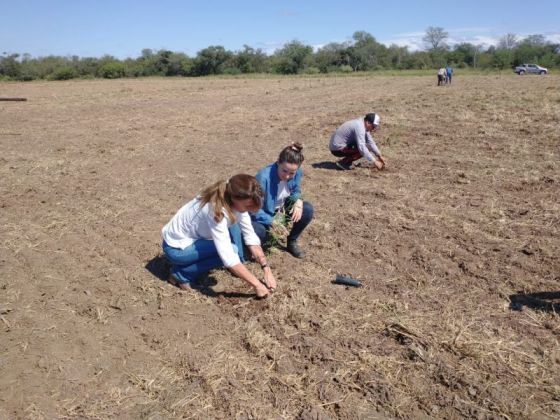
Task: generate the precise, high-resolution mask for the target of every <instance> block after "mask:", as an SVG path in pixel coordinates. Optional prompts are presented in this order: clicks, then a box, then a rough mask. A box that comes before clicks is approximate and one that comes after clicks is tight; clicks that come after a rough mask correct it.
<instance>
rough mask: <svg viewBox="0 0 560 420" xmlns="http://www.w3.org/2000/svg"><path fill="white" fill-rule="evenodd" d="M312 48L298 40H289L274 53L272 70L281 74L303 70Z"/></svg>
mask: <svg viewBox="0 0 560 420" xmlns="http://www.w3.org/2000/svg"><path fill="white" fill-rule="evenodd" d="M312 53H313V48H312V47H311V46H309V45H304V44H302V43H301V42H299V41H295V40H294V41H291V42H289V43H287V44H286V45H284V47H283V48H281V49H279V50H276V52H275V53H274V70H275V71H276V73H281V74H297V73H300V72H302V71H303V70H304V68H305V65H306V60H307V59H308V58H309V57H310V56H311V55H312Z"/></svg>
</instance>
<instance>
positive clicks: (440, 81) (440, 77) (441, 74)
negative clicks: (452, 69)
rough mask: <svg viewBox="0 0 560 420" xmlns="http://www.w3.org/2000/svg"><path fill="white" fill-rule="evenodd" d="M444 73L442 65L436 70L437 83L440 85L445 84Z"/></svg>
mask: <svg viewBox="0 0 560 420" xmlns="http://www.w3.org/2000/svg"><path fill="white" fill-rule="evenodd" d="M446 75H447V70H445V67H442V68H441V69H439V70H438V72H437V85H438V86H441V85H444V84H445V81H446Z"/></svg>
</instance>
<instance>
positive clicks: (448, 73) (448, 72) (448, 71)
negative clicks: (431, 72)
mask: <svg viewBox="0 0 560 420" xmlns="http://www.w3.org/2000/svg"><path fill="white" fill-rule="evenodd" d="M445 75H446V76H447V83H449V84H451V79H452V78H453V67H451V66H450V65H449V64H448V65H447V67H446V68H445Z"/></svg>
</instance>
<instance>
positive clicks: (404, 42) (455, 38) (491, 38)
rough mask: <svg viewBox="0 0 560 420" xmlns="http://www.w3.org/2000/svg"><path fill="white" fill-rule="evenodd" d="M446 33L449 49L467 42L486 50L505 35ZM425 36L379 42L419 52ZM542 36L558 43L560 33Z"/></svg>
mask: <svg viewBox="0 0 560 420" xmlns="http://www.w3.org/2000/svg"><path fill="white" fill-rule="evenodd" d="M446 32H448V33H449V38H447V40H446V43H447V45H449V46H451V47H453V46H454V45H457V44H460V43H463V42H468V43H470V44H473V45H482V47H483V48H488V47H490V46H492V45H498V42H499V41H500V38H501V37H502V36H504V35H505V33H500V34H497V31H496V30H495V29H493V28H486V27H479V28H476V27H474V28H455V29H446ZM536 33H539V32H538V31H536V32H530V33H523V34H519V33H518V34H516V35H517V39H518V40H522V39H523V38H525V37H527V36H529V35H532V34H536ZM425 34H426V33H425V32H407V33H402V34H397V35H395V36H394V37H392V38H389V39H385V40H381V41H380V42H382V43H383V44H385V45H387V46H389V45H391V44H396V45H398V46H399V47H405V46H406V47H408V49H409V50H410V51H419V50H424V49H426V43H425V42H424V41H423V40H422V38H424V35H425ZM543 35H544V38H545V39H546V40H547V41H549V42H553V43H560V32H554V33H545V34H543Z"/></svg>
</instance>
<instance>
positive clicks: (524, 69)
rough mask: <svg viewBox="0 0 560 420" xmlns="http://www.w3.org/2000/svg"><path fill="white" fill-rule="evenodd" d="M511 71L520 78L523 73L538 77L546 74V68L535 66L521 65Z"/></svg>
mask: <svg viewBox="0 0 560 420" xmlns="http://www.w3.org/2000/svg"><path fill="white" fill-rule="evenodd" d="M513 71H514V72H515V73H517V74H518V75H520V76H522V75H524V74H525V73H533V74H540V75H545V74H547V73H548V69H547V68H544V67H541V66H539V65H537V64H521V65H520V66H517V67H516V68H514V69H513Z"/></svg>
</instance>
